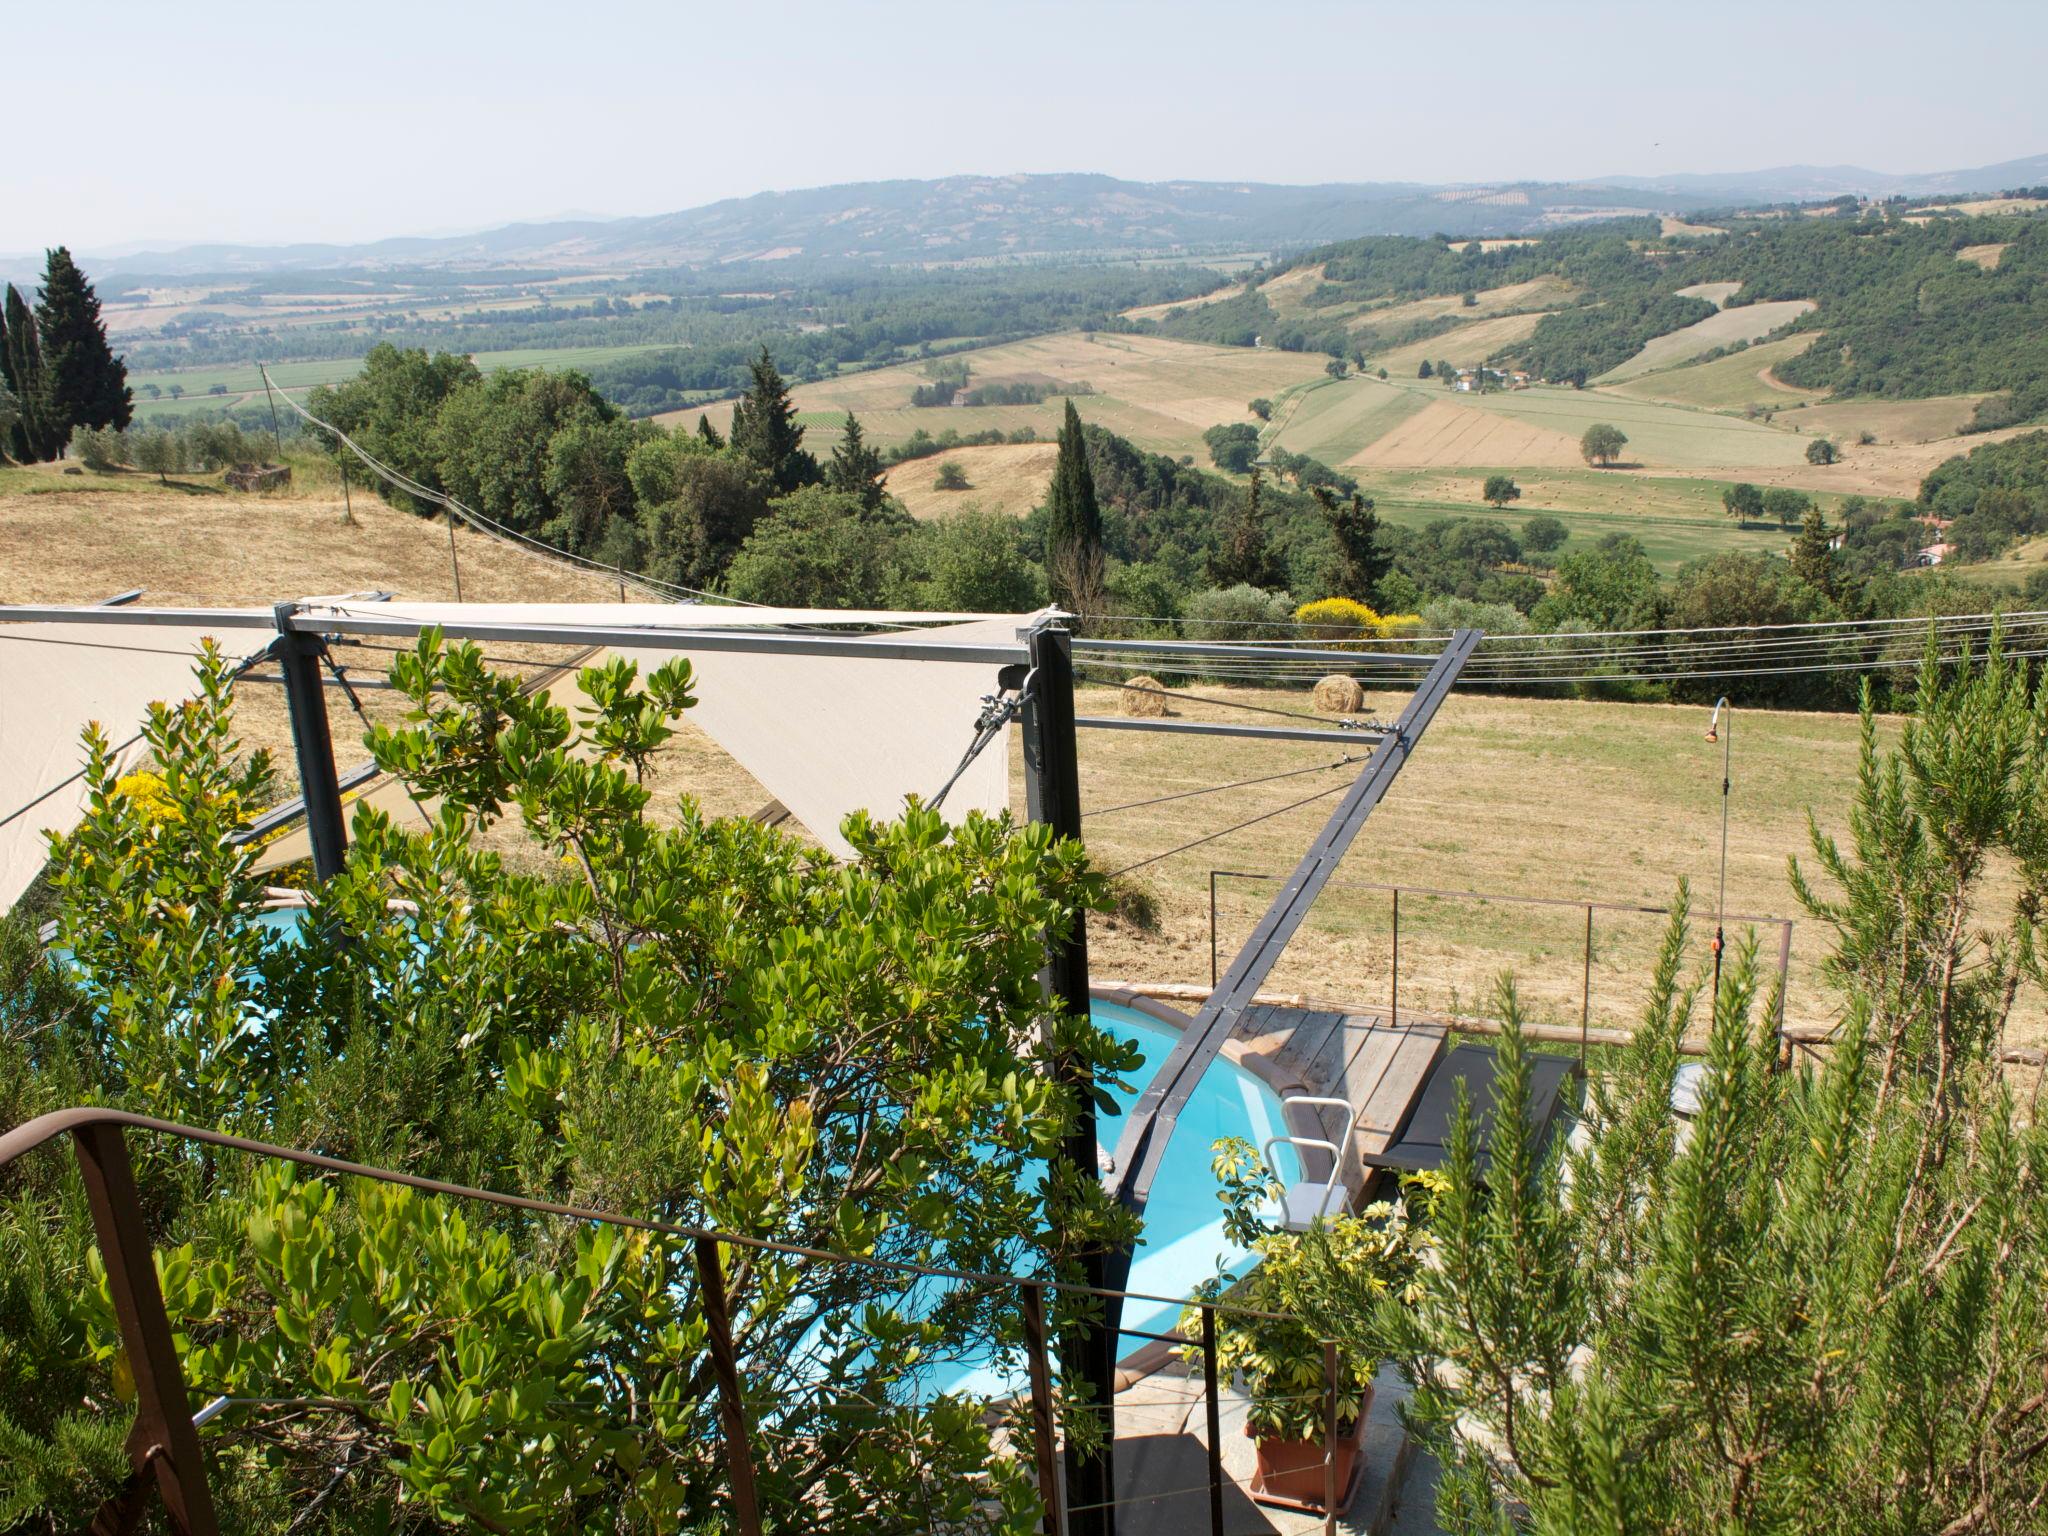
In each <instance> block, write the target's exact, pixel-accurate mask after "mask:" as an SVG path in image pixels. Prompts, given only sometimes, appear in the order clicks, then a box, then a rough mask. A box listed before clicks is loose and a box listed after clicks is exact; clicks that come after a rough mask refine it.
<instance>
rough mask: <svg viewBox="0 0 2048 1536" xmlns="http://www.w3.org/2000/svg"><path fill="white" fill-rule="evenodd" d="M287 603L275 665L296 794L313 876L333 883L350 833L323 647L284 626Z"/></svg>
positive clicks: (281, 609)
mask: <svg viewBox="0 0 2048 1536" xmlns="http://www.w3.org/2000/svg"><path fill="white" fill-rule="evenodd" d="M293 607H294V605H293V604H291V603H279V604H278V605H277V609H276V613H277V633H278V640H277V660H278V665H279V667H280V669H281V670H282V671H283V673H284V697H285V704H286V706H287V707H288V708H289V709H290V711H291V719H292V752H293V755H294V756H296V757H297V758H298V760H299V793H300V794H301V795H302V796H304V798H305V802H306V835H307V837H308V838H309V839H310V840H311V842H312V845H313V875H314V878H315V879H318V880H331V879H332V878H333V877H334V876H336V875H338V874H340V873H341V866H342V861H343V859H344V857H345V856H346V853H347V849H348V830H347V827H346V825H345V824H344V822H343V820H342V815H341V785H340V783H339V781H338V780H337V779H336V777H335V773H334V737H333V735H332V734H331V733H330V732H329V730H328V726H327V689H326V686H325V681H324V679H323V677H322V675H321V664H322V662H323V660H324V658H325V654H326V650H327V645H326V642H325V641H323V640H322V639H321V638H320V637H319V636H318V635H307V634H300V633H299V632H298V631H296V630H294V629H292V628H291V627H290V626H289V624H288V623H287V622H286V621H287V620H288V619H289V617H290V616H291V613H292V611H293Z"/></svg>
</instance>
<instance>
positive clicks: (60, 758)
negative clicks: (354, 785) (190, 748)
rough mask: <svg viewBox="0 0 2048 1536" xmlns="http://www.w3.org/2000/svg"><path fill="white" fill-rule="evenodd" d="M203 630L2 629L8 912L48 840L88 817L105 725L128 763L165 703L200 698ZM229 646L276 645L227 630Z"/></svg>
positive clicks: (1, 801) (1, 803)
mask: <svg viewBox="0 0 2048 1536" xmlns="http://www.w3.org/2000/svg"><path fill="white" fill-rule="evenodd" d="M208 633H209V631H207V630H206V629H205V628H203V627H196V626H195V627H189V628H188V627H185V626H181V625H157V624H150V625H133V626H131V625H109V624H98V623H85V624H61V623H60V624H6V625H0V911H5V910H7V909H8V908H10V907H12V906H13V905H14V903H15V902H16V901H18V900H19V899H20V897H21V893H22V892H23V891H25V890H27V889H28V887H29V883H30V882H31V881H33V880H34V879H35V877H36V874H37V872H38V871H40V870H41V869H42V867H43V864H44V862H45V859H46V856H47V853H48V846H49V845H48V843H47V842H46V841H45V839H44V835H43V834H44V833H45V832H68V831H70V830H71V829H72V828H73V827H75V826H77V825H78V819H79V817H80V816H82V815H83V814H84V812H85V793H86V792H85V777H84V770H85V748H84V745H83V743H81V741H80V740H79V735H80V733H81V732H82V731H83V730H84V729H85V727H86V723H87V722H88V721H93V720H97V721H98V722H99V723H100V725H101V727H102V728H103V729H104V730H105V731H106V733H107V736H108V738H109V739H110V740H111V741H113V743H114V744H115V745H116V746H118V747H122V748H123V754H122V755H123V758H124V766H125V762H127V761H133V760H134V759H136V758H137V757H139V756H140V753H141V744H140V743H139V742H136V741H134V739H133V738H134V737H135V735H136V733H137V731H138V730H139V729H140V728H141V726H142V723H143V721H144V720H145V719H147V718H148V715H149V706H150V702H151V701H152V700H155V699H163V700H179V699H185V698H188V697H190V696H191V694H192V693H193V691H194V683H193V675H192V663H193V658H194V657H196V656H197V655H198V654H199V647H200V642H201V640H202V639H204V638H205V636H206V635H207V634H208ZM220 638H221V647H222V649H223V650H225V651H226V652H227V653H228V654H229V655H231V656H236V657H240V656H242V655H245V654H250V653H253V652H255V651H258V650H261V649H263V648H264V646H266V645H267V644H268V643H269V637H267V636H261V637H258V636H252V635H251V634H250V633H249V632H247V631H236V630H223V631H222V632H221V637H220Z"/></svg>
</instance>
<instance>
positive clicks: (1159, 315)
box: [1123, 283, 1244, 320]
mask: <svg viewBox="0 0 2048 1536" xmlns="http://www.w3.org/2000/svg"><path fill="white" fill-rule="evenodd" d="M1243 292H1244V289H1243V288H1242V287H1241V286H1239V285H1237V284H1234V283H1233V284H1227V285H1225V286H1224V287H1221V288H1218V289H1217V290H1216V291H1215V292H1214V293H1205V294H1203V295H1202V296H1201V297H1200V298H1195V299H1172V300H1169V301H1168V302H1167V303H1164V304H1140V305H1138V306H1137V307H1136V308H1135V309H1127V310H1125V311H1124V312H1123V316H1124V318H1125V319H1126V320H1164V319H1165V318H1166V317H1167V316H1168V315H1170V314H1172V313H1173V312H1174V311H1175V310H1177V309H1200V308H1201V307H1202V306H1203V305H1205V304H1220V303H1222V302H1223V301H1224V300H1225V299H1234V298H1236V297H1237V296H1238V295H1239V294H1241V293H1243Z"/></svg>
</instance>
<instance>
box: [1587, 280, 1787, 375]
mask: <svg viewBox="0 0 2048 1536" xmlns="http://www.w3.org/2000/svg"><path fill="white" fill-rule="evenodd" d="M1712 286H1722V285H1712ZM1714 302H1716V303H1720V302H1722V301H1721V300H1719V299H1716V300H1715V301H1714ZM1812 308H1814V305H1813V302H1812V301H1811V300H1810V299H1783V300H1779V301H1777V302H1775V303H1769V304H1742V305H1738V306H1737V307H1735V308H1734V309H1722V310H1720V311H1719V312H1717V313H1715V314H1711V315H1709V316H1707V318H1706V319H1704V320H1699V321H1695V322H1694V323H1693V324H1691V325H1688V326H1684V327H1681V328H1680V329H1678V330H1675V331H1671V332H1669V333H1667V334H1665V335H1663V336H1656V337H1653V338H1651V339H1650V340H1649V341H1647V342H1645V343H1644V344H1643V349H1642V351H1640V352H1638V353H1637V354H1636V355H1635V356H1634V357H1632V358H1630V359H1629V360H1628V361H1627V362H1625V363H1623V364H1622V365H1621V366H1620V367H1618V368H1610V369H1608V370H1607V372H1606V373H1604V374H1602V375H1601V376H1600V379H1599V380H1598V382H1600V383H1603V384H1604V383H1609V382H1613V381H1619V380H1622V379H1632V378H1635V377H1636V376H1637V375H1638V374H1644V373H1649V372H1652V371H1653V370H1655V369H1659V368H1669V367H1672V366H1673V365H1674V364H1677V363H1681V362H1689V361H1690V360H1691V359H1693V358H1695V357H1698V356H1700V355H1701V354H1702V353H1706V352H1712V351H1713V350H1714V349H1715V348H1717V347H1728V346H1733V345H1734V344H1735V343H1737V342H1739V341H1755V340H1757V339H1758V338H1759V337H1762V336H1768V335H1769V334H1770V333H1771V332H1772V331H1775V330H1776V329H1777V328H1778V327H1779V326H1781V325H1789V324H1790V323H1791V322H1792V321H1794V320H1796V319H1798V318H1799V317H1800V316H1801V315H1803V314H1805V313H1807V311H1809V310H1811V309H1812Z"/></svg>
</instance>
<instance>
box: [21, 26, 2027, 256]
mask: <svg viewBox="0 0 2048 1536" xmlns="http://www.w3.org/2000/svg"><path fill="white" fill-rule="evenodd" d="M9 10H10V14H9V15H8V17H7V19H6V20H5V23H4V25H0V36H4V38H5V49H6V53H7V56H8V57H9V59H10V63H9V65H8V68H7V89H8V94H9V98H10V100H9V110H8V113H7V119H8V121H9V122H10V123H12V124H14V125H16V128H17V130H20V129H21V128H22V127H23V125H32V126H33V130H34V131H33V132H32V133H30V134H28V135H27V136H26V137H24V136H23V134H22V133H21V132H20V131H17V132H16V133H15V134H13V135H12V136H11V138H10V142H9V147H8V151H7V153H6V154H4V155H0V253H6V252H23V251H28V250H34V249H38V248H40V247H42V246H44V245H49V244H55V243H57V242H59V241H63V242H66V243H68V244H70V245H72V246H73V247H76V248H79V249H82V250H87V251H90V250H92V249H95V248H107V247H113V246H122V245H127V244H131V243H134V242H148V243H152V244H157V243H171V242H175V243H181V244H182V243H193V242H201V241H213V240H230V241H236V242H260V243H271V242H283V241H291V240H348V241H356V240H367V239H375V238H378V237H380V236H385V235H396V234H417V233H433V232H442V231H454V230H462V229H473V228H480V227H484V226H487V225H490V224H493V223H500V222H507V221H511V220H515V219H523V218H537V217H547V216H549V215H554V214H559V213H562V212H565V211H571V210H574V211H588V212H596V213H603V214H626V213H657V212H666V211H670V210H673V209H678V208H686V207H690V206H693V205H696V204H699V203H705V202H710V201H713V200H714V199H717V198H721V197H730V196H736V195H744V194H747V193H752V192H758V191H763V190H766V189H770V188H789V187H807V186H820V185H824V184H827V183H831V182H840V181H858V180H868V179H876V178H883V177H895V176H941V175H947V174H951V173H956V172H968V171H983V172H1007V171H1071V170H1089V171H1105V172H1108V173H1111V174H1113V175H1118V176H1126V177H1132V178H1136V179H1141V180H1163V179H1169V178H1178V177H1186V178H1199V179H1226V180H1228V179H1256V180H1262V181H1282V182H1309V181H1366V180H1416V181H1490V180H1506V179H1512V178H1540V179H1565V178H1572V177H1581V176H1597V175H1603V174H1637V175H1649V174H1657V173H1664V172H1675V171H1725V170H1748V169H1755V168H1757V167H1761V166H1768V165H1779V164H1787V163H1794V162H1805V163H1812V164H1837V163H1854V164H1860V165H1866V166H1871V167H1875V168H1877V169H1881V170H1891V171H1921V170H1940V169H1948V168H1951V167H1963V166H1973V165H1982V164H1988V163H1992V162H1996V161H2000V160H2008V159H2013V158H2016V157H2018V156H2022V155H2030V154H2036V153H2040V152H2043V151H2048V93H2044V92H2043V91H2042V90H2041V89H2040V81H2041V78H2042V66H2043V65H2044V63H2048V4H2044V3H2042V0H1946V3H1943V4H1940V5H1929V4H1926V3H1924V0H1860V3H1854V4H1850V3H1840V0H1772V3H1749V0H1724V3H1719V4H1716V3H1712V0H1686V3H1682V4H1681V3H1679V0H1633V3H1620V0H1613V3H1604V4H1593V3H1573V0H1515V3H1493V0H1406V3H1402V4H1385V3H1379V0H1352V3H1348V4H1347V3H1323V0H1290V3H1286V4H1280V5H1260V4H1256V3H1245V0H1233V3H1230V4H1210V3H1207V0H1174V3H1170V4H1167V3H1138V0H1092V3H1073V4H1066V3H1021V0H1018V3H1009V4H991V3H987V0H979V3H977V0H953V3H950V4H926V3H921V0H919V3H862V0H837V3H808V0H804V3H797V0H781V3H778V0H717V3H713V4H701V3H699V4H693V3H689V0H669V3H666V4H657V3H641V0H614V3H611V4H563V3H561V0H550V3H545V4H541V3H527V0H490V3H488V4H486V3H483V0H472V3H471V4H467V5H453V4H444V3H438V0H409V3H403V4H400V3H393V0H344V3H342V4H328V5H302V4H282V5H281V4H279V3H277V0H263V3H261V4H254V3H242V0H183V3H180V4H163V3H161V0H144V3H136V0H102V3H101V4H99V5H97V6H94V7H92V8H91V20H90V24H89V25H88V24H86V23H85V22H84V21H82V19H81V15H80V14H79V13H77V12H74V11H70V10H67V9H66V8H65V7H62V6H54V5H34V6H30V5H23V6H18V7H10V8H9Z"/></svg>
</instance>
